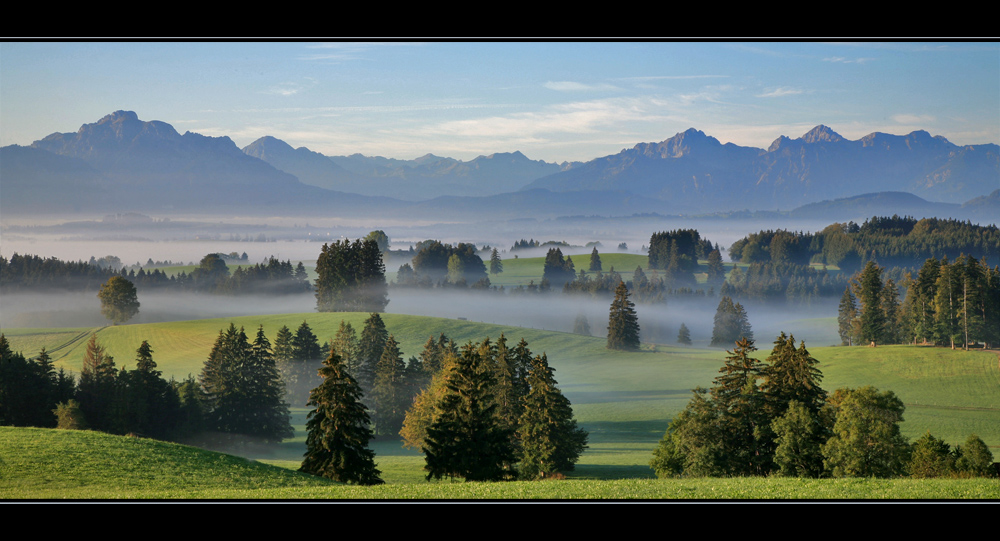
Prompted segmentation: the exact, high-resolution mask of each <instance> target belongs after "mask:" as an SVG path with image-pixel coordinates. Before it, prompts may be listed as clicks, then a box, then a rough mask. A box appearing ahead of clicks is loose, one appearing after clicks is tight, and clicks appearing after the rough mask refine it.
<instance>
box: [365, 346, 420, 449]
mask: <svg viewBox="0 0 1000 541" xmlns="http://www.w3.org/2000/svg"><path fill="white" fill-rule="evenodd" d="M405 372H406V365H405V364H404V363H403V354H402V353H401V352H400V351H399V344H398V343H397V342H396V338H395V337H393V336H392V335H389V338H388V339H387V340H386V342H385V348H384V349H383V350H382V357H380V358H379V362H378V365H377V366H376V367H375V385H374V391H373V393H372V399H373V402H374V404H375V433H376V434H377V435H387V434H396V433H397V432H399V429H400V428H402V426H403V419H404V417H405V416H406V408H407V406H409V405H410V402H411V397H410V395H409V393H407V390H406V382H405V381H404V376H405Z"/></svg>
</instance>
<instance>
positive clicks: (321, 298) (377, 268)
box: [315, 239, 389, 312]
mask: <svg viewBox="0 0 1000 541" xmlns="http://www.w3.org/2000/svg"><path fill="white" fill-rule="evenodd" d="M316 273H317V274H318V275H319V276H318V277H317V278H316V284H315V290H316V310H317V311H319V312H381V311H383V310H385V305H386V304H388V303H389V298H388V287H387V285H386V282H385V265H384V264H383V263H382V252H380V251H379V247H378V243H377V242H376V241H375V240H373V239H368V240H361V239H358V240H355V241H353V242H352V241H350V240H339V241H336V242H333V243H329V244H324V245H323V248H322V250H321V251H320V255H319V259H317V260H316Z"/></svg>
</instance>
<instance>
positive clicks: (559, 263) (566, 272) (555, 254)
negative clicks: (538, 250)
mask: <svg viewBox="0 0 1000 541" xmlns="http://www.w3.org/2000/svg"><path fill="white" fill-rule="evenodd" d="M574 278H576V266H575V265H574V264H573V258H572V257H566V258H565V259H564V258H563V254H562V250H560V249H559V248H549V251H548V253H546V254H545V265H544V267H543V271H542V280H544V281H547V282H548V283H549V284H550V286H551V287H552V288H555V289H556V290H560V289H562V288H563V286H564V285H565V284H566V283H568V282H571V281H573V279H574Z"/></svg>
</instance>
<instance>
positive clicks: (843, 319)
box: [837, 286, 858, 346]
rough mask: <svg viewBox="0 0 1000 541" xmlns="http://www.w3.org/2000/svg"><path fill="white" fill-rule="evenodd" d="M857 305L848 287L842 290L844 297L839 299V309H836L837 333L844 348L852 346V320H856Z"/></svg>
mask: <svg viewBox="0 0 1000 541" xmlns="http://www.w3.org/2000/svg"><path fill="white" fill-rule="evenodd" d="M857 314H858V303H857V302H856V301H855V299H854V293H852V292H851V288H850V286H848V287H847V288H846V289H844V295H843V296H842V297H841V298H840V307H839V308H838V309H837V332H838V333H839V334H840V343H841V345H844V346H851V345H854V320H855V319H857Z"/></svg>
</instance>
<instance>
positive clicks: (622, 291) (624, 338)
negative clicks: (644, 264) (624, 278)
mask: <svg viewBox="0 0 1000 541" xmlns="http://www.w3.org/2000/svg"><path fill="white" fill-rule="evenodd" d="M608 349H617V350H624V351H635V350H638V349H639V317H638V316H637V315H636V313H635V304H634V303H633V302H632V301H630V300H629V292H628V287H626V286H625V282H618V287H616V288H615V298H614V300H613V301H612V302H611V313H610V315H609V317H608Z"/></svg>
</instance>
